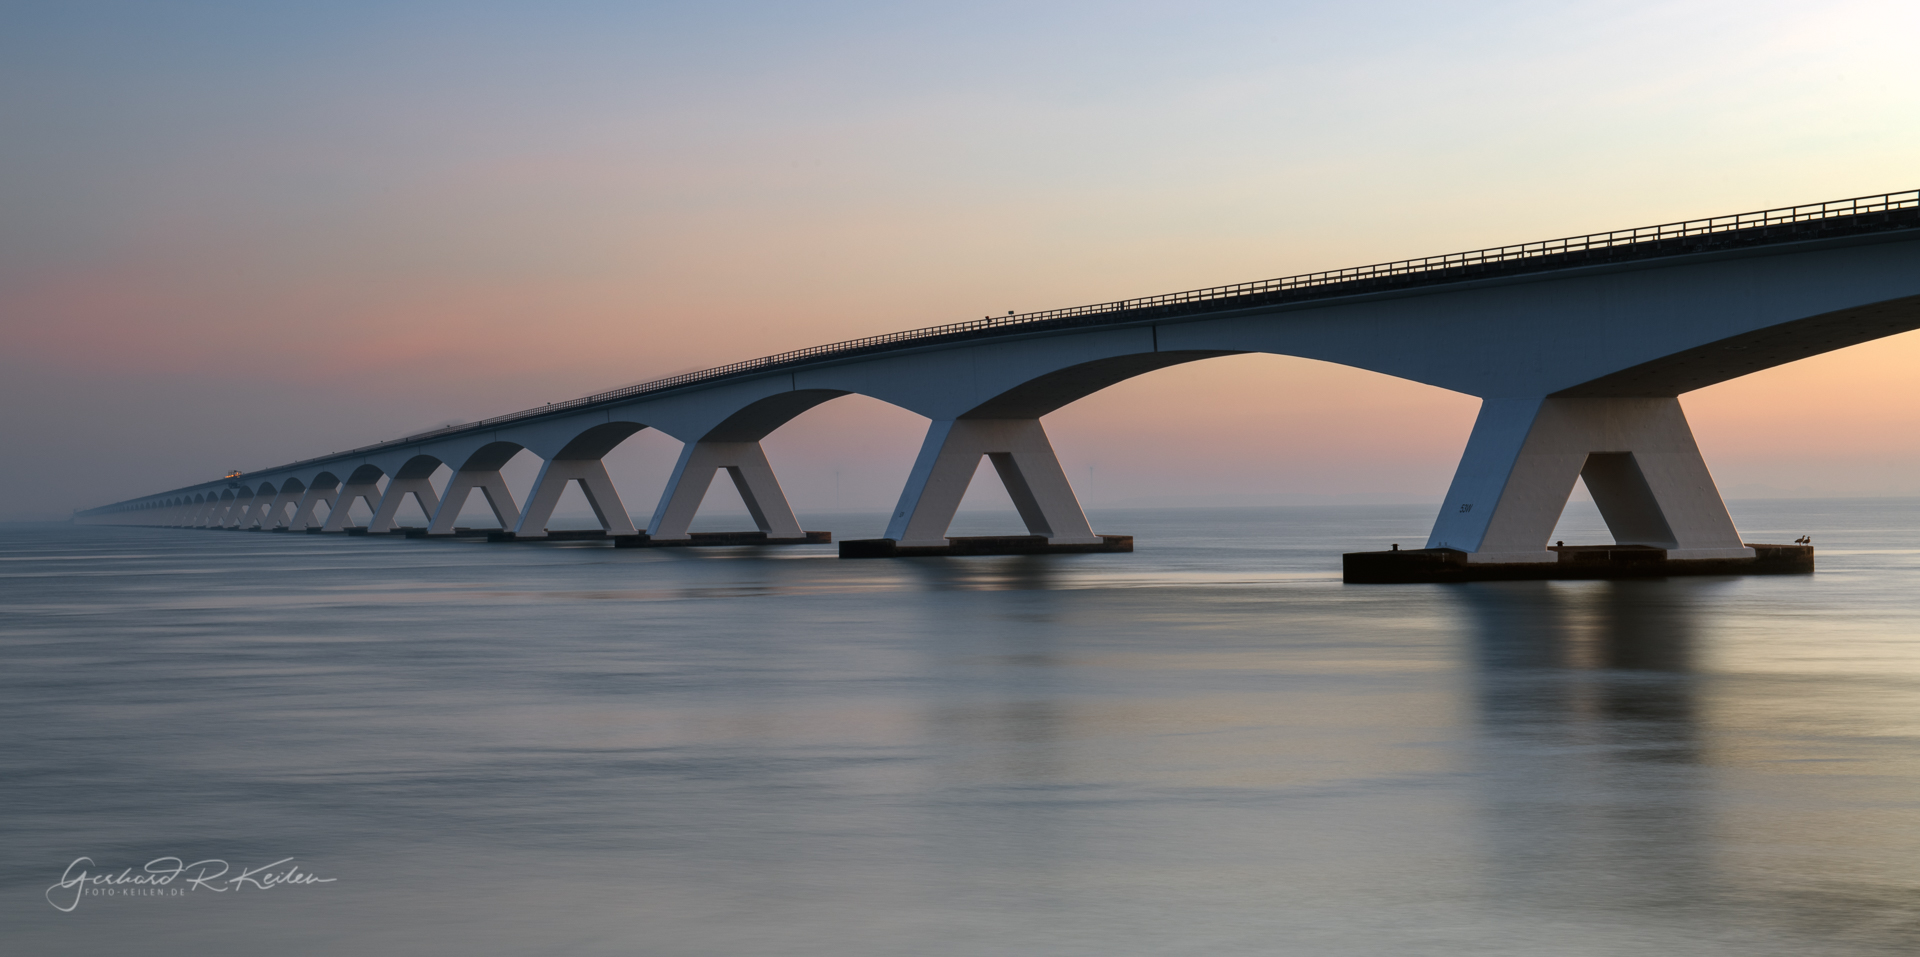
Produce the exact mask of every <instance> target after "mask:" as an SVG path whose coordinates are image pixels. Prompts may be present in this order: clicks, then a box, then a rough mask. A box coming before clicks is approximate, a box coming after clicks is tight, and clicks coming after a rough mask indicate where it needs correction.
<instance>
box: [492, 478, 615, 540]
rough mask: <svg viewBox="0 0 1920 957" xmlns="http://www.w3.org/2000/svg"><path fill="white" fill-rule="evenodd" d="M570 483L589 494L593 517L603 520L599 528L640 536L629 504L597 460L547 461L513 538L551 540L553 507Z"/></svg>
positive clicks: (515, 527) (609, 532) (607, 531)
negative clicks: (631, 516) (628, 506)
mask: <svg viewBox="0 0 1920 957" xmlns="http://www.w3.org/2000/svg"><path fill="white" fill-rule="evenodd" d="M568 482H579V483H580V490H581V491H582V492H585V493H586V495H587V504H588V505H590V506H592V507H593V514H594V517H596V518H598V519H599V520H600V527H601V528H602V529H605V530H606V533H607V534H609V535H638V534H640V530H639V529H636V528H634V527H633V519H632V518H630V517H628V515H627V507H626V505H624V504H622V503H621V501H620V493H619V492H617V491H615V490H614V488H613V479H612V478H610V477H608V475H607V466H606V464H605V463H603V462H601V461H600V460H599V459H597V458H593V459H548V460H547V462H546V464H545V465H542V466H541V467H540V477H539V478H538V479H535V480H534V483H533V491H532V492H530V493H528V495H527V507H526V510H525V511H524V512H522V513H521V514H520V521H519V522H518V523H516V524H515V525H514V528H513V538H514V539H536V538H546V537H548V536H547V520H548V519H550V518H552V517H553V509H554V506H556V505H559V504H560V493H562V492H564V491H566V490H567V483H568Z"/></svg>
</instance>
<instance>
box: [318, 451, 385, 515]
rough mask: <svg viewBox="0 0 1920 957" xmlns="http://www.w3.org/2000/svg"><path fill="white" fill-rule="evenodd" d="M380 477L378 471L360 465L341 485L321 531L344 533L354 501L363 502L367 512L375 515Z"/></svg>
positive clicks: (377, 507)
mask: <svg viewBox="0 0 1920 957" xmlns="http://www.w3.org/2000/svg"><path fill="white" fill-rule="evenodd" d="M380 476H381V472H380V470H379V469H377V468H374V467H373V466H370V465H362V466H360V467H359V468H357V469H355V470H354V472H353V474H352V475H350V476H348V477H347V480H346V481H345V482H343V483H341V485H340V496H339V498H337V499H335V500H334V502H333V510H332V511H330V512H328V513H327V524H325V525H323V526H321V529H322V530H323V531H328V532H344V531H346V530H347V522H348V521H349V520H350V519H351V517H352V512H353V503H354V502H355V501H362V500H364V501H365V502H366V503H367V508H368V510H370V511H373V512H376V513H377V512H378V511H379V509H380V499H381V494H380V485H379V482H380Z"/></svg>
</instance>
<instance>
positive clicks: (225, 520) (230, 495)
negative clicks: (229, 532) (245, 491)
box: [213, 489, 245, 528]
mask: <svg viewBox="0 0 1920 957" xmlns="http://www.w3.org/2000/svg"><path fill="white" fill-rule="evenodd" d="M244 503H245V500H244V499H242V498H241V497H240V494H239V493H238V492H235V491H232V490H231V489H229V490H228V491H226V492H222V493H221V494H220V510H219V511H217V512H215V513H214V522H213V527H214V528H228V527H231V526H232V525H234V524H235V523H236V522H238V521H239V513H240V507H241V505H243V504H244Z"/></svg>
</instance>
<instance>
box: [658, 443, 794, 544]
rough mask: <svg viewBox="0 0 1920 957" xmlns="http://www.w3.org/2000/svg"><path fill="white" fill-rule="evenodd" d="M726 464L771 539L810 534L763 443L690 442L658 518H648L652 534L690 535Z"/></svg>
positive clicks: (661, 536) (669, 537)
mask: <svg viewBox="0 0 1920 957" xmlns="http://www.w3.org/2000/svg"><path fill="white" fill-rule="evenodd" d="M720 469H726V470H727V475H728V476H730V477H731V478H732V479H733V487H734V488H736V489H738V490H739V491H740V501H742V502H744V503H746V506H747V511H748V512H749V513H751V514H752V515H753V523H754V524H755V525H756V526H758V527H759V529H760V530H761V531H763V532H766V533H767V537H768V538H802V537H805V535H806V533H805V532H803V531H801V530H800V521H799V520H798V519H796V518H794V517H793V508H792V507H791V506H789V505H788V504H787V495H786V493H785V492H782V491H781V490H780V480H779V479H777V478H775V477H774V475H773V466H772V465H771V464H769V463H768V462H767V453H766V452H765V451H764V450H763V449H761V448H760V443H758V442H689V443H687V444H686V445H685V446H683V447H682V448H681V449H680V460H679V461H678V462H677V463H675V464H674V466H673V476H672V477H671V478H669V479H668V480H667V488H666V491H664V492H662V493H661V494H660V505H659V507H657V508H655V509H654V510H653V520H652V521H650V522H648V523H647V537H648V538H653V539H660V540H666V541H673V540H685V539H687V538H690V537H691V536H690V535H689V534H688V532H687V529H688V527H689V526H691V525H692V524H693V516H694V513H695V512H697V511H699V510H700V503H701V501H703V500H704V499H705V498H706V497H707V489H709V488H711V487H712V486H713V476H714V473H715V472H716V471H718V470H720Z"/></svg>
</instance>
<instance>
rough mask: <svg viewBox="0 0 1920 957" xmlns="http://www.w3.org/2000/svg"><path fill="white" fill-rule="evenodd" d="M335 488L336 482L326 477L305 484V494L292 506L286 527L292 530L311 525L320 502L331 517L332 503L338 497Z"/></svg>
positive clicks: (306, 527)
mask: <svg viewBox="0 0 1920 957" xmlns="http://www.w3.org/2000/svg"><path fill="white" fill-rule="evenodd" d="M337 488H339V484H338V482H336V481H333V480H328V479H317V480H315V481H314V484H312V485H309V486H307V491H306V494H304V495H302V496H300V504H299V506H297V507H296V508H294V510H293V520H292V521H290V522H288V523H287V527H288V528H291V529H293V530H294V531H305V530H307V529H308V528H311V527H313V525H314V524H315V523H314V520H313V513H314V511H315V510H316V509H317V508H319V507H320V505H321V504H322V503H325V504H326V506H327V517H328V518H332V517H333V507H334V505H333V503H334V502H335V501H336V500H337V499H338V497H339V493H338V492H336V491H335V489H337Z"/></svg>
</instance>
